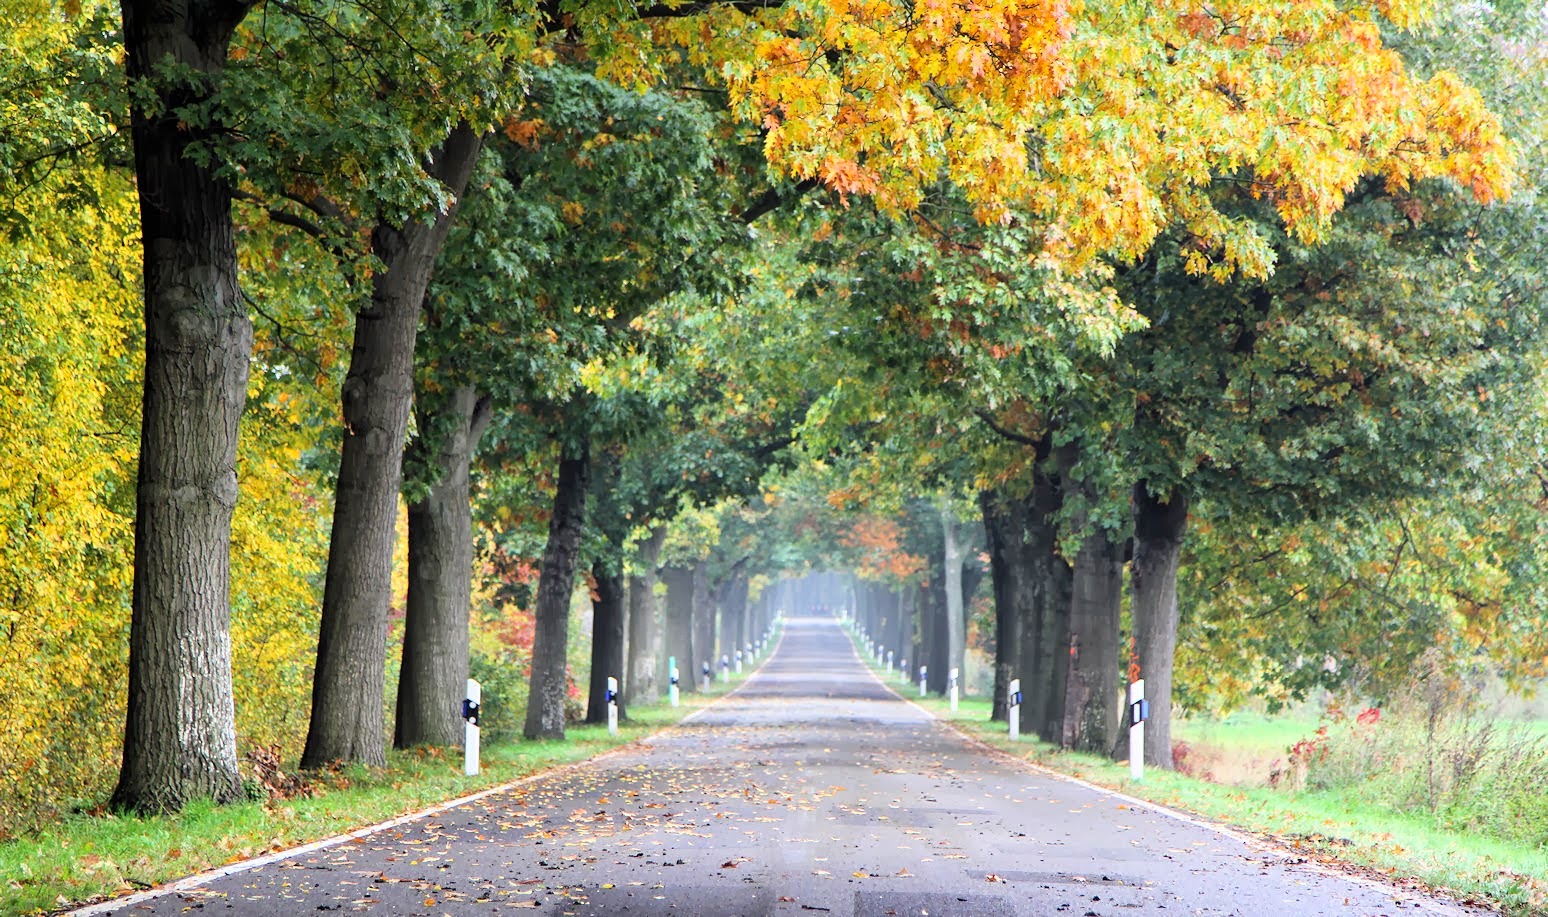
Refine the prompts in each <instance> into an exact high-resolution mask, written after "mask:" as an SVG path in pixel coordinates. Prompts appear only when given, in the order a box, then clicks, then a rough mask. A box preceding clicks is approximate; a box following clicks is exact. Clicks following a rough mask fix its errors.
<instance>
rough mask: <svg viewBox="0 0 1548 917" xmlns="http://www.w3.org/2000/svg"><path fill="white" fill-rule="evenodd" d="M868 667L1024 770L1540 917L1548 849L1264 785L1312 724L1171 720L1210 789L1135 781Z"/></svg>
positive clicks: (984, 709) (975, 701)
mask: <svg viewBox="0 0 1548 917" xmlns="http://www.w3.org/2000/svg"><path fill="white" fill-rule="evenodd" d="M861 655H862V656H863V655H864V654H863V653H862V654H861ZM872 668H873V670H874V671H876V672H877V674H878V675H879V676H882V677H883V680H885V681H887V683H888V684H892V685H894V686H897V687H899V688H900V693H901V694H902V695H903V696H904V697H905V698H907V699H908V700H910V701H913V702H915V703H917V704H919V705H920V706H921V707H923V708H925V709H926V710H928V711H930V712H931V713H932V714H933V715H935V716H936V717H937V718H939V719H941V720H944V721H947V722H949V723H951V724H952V725H953V726H954V727H955V728H957V729H958V730H960V731H961V732H963V733H964V734H966V735H968V736H970V737H972V738H975V739H978V740H980V741H982V742H984V743H985V744H987V745H990V746H993V747H994V748H997V749H999V750H1001V751H1004V752H1006V753H1008V754H1012V755H1015V756H1016V757H1018V758H1021V759H1023V760H1025V761H1027V762H1029V763H1030V764H1033V765H1036V766H1039V767H1045V768H1048V769H1050V770H1054V771H1058V772H1060V773H1064V774H1068V775H1070V776H1073V777H1075V778H1077V779H1081V780H1085V781H1087V782H1089V783H1093V784H1096V785H1098V786H1102V787H1107V788H1111V789H1113V790H1116V791H1119V792H1122V793H1126V794H1128V795H1132V796H1136V797H1139V798H1142V799H1146V800H1150V801H1152V802H1156V803H1160V804H1162V805H1166V806H1169V807H1172V808H1175V809H1180V810H1183V811H1186V812H1190V813H1193V814H1195V815H1198V816H1201V817H1203V818H1205V819H1207V820H1211V821H1215V822H1217V823H1220V824H1223V825H1229V826H1232V827H1235V828H1238V829H1242V830H1246V831H1249V832H1251V833H1254V834H1257V835H1260V836H1262V837H1265V838H1269V839H1272V840H1274V841H1277V842H1279V843H1281V844H1283V845H1285V846H1286V847H1289V848H1291V849H1293V850H1294V851H1296V852H1297V853H1298V854H1300V855H1302V856H1306V857H1308V858H1312V859H1317V860H1321V861H1325V862H1328V863H1337V864H1345V865H1346V866H1348V867H1350V868H1354V869H1357V870H1359V871H1362V872H1365V873H1367V874H1370V875H1374V876H1376V877H1379V878H1383V879H1386V880H1388V881H1392V882H1397V883H1405V884H1419V885H1422V886H1426V887H1429V888H1431V889H1435V890H1438V891H1443V892H1446V893H1448V894H1450V895H1452V896H1453V897H1455V898H1457V899H1458V900H1461V901H1465V902H1470V903H1474V904H1483V905H1487V906H1490V907H1494V908H1497V909H1499V910H1500V911H1501V912H1503V913H1505V914H1508V915H1512V917H1548V851H1545V849H1544V847H1543V845H1541V844H1537V845H1523V844H1522V843H1520V842H1519V841H1511V840H1504V839H1500V838H1496V837H1490V836H1488V835H1487V834H1483V833H1479V832H1477V831H1475V830H1470V829H1469V828H1467V827H1465V826H1460V825H1451V826H1448V825H1446V824H1444V823H1443V822H1444V819H1441V818H1438V817H1436V816H1434V815H1431V814H1429V813H1422V814H1417V815H1415V814H1401V813H1395V812H1394V811H1392V810H1391V809H1390V808H1389V807H1387V806H1385V805H1380V804H1373V803H1372V802H1371V800H1369V799H1368V798H1365V797H1364V795H1363V794H1361V793H1359V792H1355V791H1349V790H1307V789H1286V788H1276V787H1270V786H1268V785H1267V776H1268V772H1269V769H1270V767H1271V765H1272V762H1274V761H1275V760H1279V761H1283V760H1284V759H1285V758H1286V757H1287V755H1286V751H1287V749H1288V748H1289V746H1290V745H1291V744H1293V743H1294V742H1296V741H1299V740H1300V739H1303V738H1306V737H1307V736H1308V735H1309V734H1311V733H1313V732H1315V730H1316V728H1317V726H1318V723H1317V722H1316V721H1314V720H1310V719H1306V718H1299V719H1297V718H1283V719H1273V718H1267V717H1261V716H1240V717H1232V718H1229V719H1227V720H1223V721H1219V722H1201V721H1196V720H1195V721H1189V722H1186V723H1182V724H1180V725H1179V728H1178V730H1177V732H1178V738H1180V739H1181V740H1183V741H1185V742H1189V743H1190V744H1191V745H1192V746H1193V749H1194V756H1195V758H1196V764H1197V765H1198V766H1199V767H1202V768H1204V771H1203V772H1205V773H1209V774H1210V775H1211V776H1213V777H1215V778H1217V779H1218V780H1219V782H1216V780H1209V779H1201V778H1199V777H1190V776H1186V775H1183V774H1179V773H1175V772H1168V771H1162V770H1158V769H1155V768H1150V769H1147V771H1146V773H1145V777H1144V779H1143V780H1142V781H1138V782H1136V781H1133V780H1131V779H1130V778H1129V767H1128V763H1127V762H1121V763H1120V762H1114V761H1110V760H1107V759H1106V758H1103V757H1100V756H1094V755H1083V754H1074V753H1070V752H1064V751H1060V750H1059V749H1057V748H1055V747H1053V746H1051V745H1047V744H1045V743H1042V742H1039V741H1037V740H1035V739H1030V738H1028V737H1026V736H1022V738H1021V739H1020V740H1019V741H1017V742H1011V741H1010V739H1009V735H1008V731H1007V729H1006V725H1005V724H1004V723H991V722H990V721H989V714H990V702H989V700H988V699H987V698H977V697H974V698H965V699H963V700H962V701H961V702H960V703H959V705H958V709H957V711H956V712H952V711H951V710H950V706H949V704H948V702H947V700H946V699H945V698H941V697H935V696H931V697H928V698H924V699H920V698H919V697H918V691H917V689H916V688H914V687H912V686H910V687H908V688H907V689H906V690H901V687H902V686H901V685H899V683H898V679H897V675H896V674H895V673H887V672H885V671H884V670H883V667H881V666H876V665H875V664H874V663H873V664H872ZM1198 772H1199V771H1198V770H1195V773H1198Z"/></svg>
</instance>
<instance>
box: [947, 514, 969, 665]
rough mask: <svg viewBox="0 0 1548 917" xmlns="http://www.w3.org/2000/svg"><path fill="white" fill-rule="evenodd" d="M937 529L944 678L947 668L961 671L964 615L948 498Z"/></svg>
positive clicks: (958, 550)
mask: <svg viewBox="0 0 1548 917" xmlns="http://www.w3.org/2000/svg"><path fill="white" fill-rule="evenodd" d="M941 531H942V537H943V540H944V542H945V544H944V570H943V573H944V577H943V578H944V583H943V585H944V587H945V589H946V608H945V612H946V634H945V640H946V669H947V671H946V672H944V673H942V674H943V675H945V676H946V677H947V678H948V679H949V678H950V676H951V671H950V670H951V669H956V670H957V673H958V675H959V676H960V675H961V673H962V660H963V655H964V654H965V653H966V642H965V641H966V639H967V618H966V616H965V615H964V614H963V601H962V546H961V544H959V543H958V541H957V516H956V513H954V512H953V511H952V508H951V503H950V501H949V500H948V499H944V498H943V499H942V501H941Z"/></svg>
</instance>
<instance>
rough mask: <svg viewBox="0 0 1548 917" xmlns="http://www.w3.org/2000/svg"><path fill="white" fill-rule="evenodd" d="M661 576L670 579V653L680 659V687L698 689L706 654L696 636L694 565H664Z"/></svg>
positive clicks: (669, 675) (668, 591) (667, 590)
mask: <svg viewBox="0 0 1548 917" xmlns="http://www.w3.org/2000/svg"><path fill="white" fill-rule="evenodd" d="M661 579H662V581H664V582H665V583H666V654H667V656H668V657H670V658H675V659H676V660H677V672H678V687H679V688H680V689H682V690H683V691H697V690H699V663H698V661H697V660H698V658H699V656H700V655H702V654H700V653H698V652H697V651H696V649H695V643H694V637H693V568H692V567H682V566H677V567H664V568H663V569H662V570H661ZM667 677H668V678H670V677H671V672H670V671H668V673H667Z"/></svg>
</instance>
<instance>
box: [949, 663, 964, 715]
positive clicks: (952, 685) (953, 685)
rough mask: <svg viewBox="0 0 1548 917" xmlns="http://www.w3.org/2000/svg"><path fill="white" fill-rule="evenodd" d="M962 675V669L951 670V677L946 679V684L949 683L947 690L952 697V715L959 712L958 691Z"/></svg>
mask: <svg viewBox="0 0 1548 917" xmlns="http://www.w3.org/2000/svg"><path fill="white" fill-rule="evenodd" d="M961 674H962V673H961V670H960V669H952V670H951V675H950V676H949V677H948V678H947V679H946V682H947V688H946V690H947V692H948V693H949V694H950V695H951V712H952V713H956V712H957V694H958V693H959V692H958V690H957V678H958V677H959V676H960V675H961Z"/></svg>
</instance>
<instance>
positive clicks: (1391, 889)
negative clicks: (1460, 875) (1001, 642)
mask: <svg viewBox="0 0 1548 917" xmlns="http://www.w3.org/2000/svg"><path fill="white" fill-rule="evenodd" d="M840 630H841V631H843V633H844V638H845V639H846V640H848V641H849V649H850V652H851V653H852V654H853V655H854V658H855V661H856V662H859V663H860V665H861V667H862V668H864V669H865V672H866V674H867V675H869V676H870V677H871V679H872V680H873V681H875V682H876V683H877V684H879V685H881V686H882V687H883V688H886V689H887V690H888V691H890V692H892V694H893V695H894V696H895V697H897V699H898V700H900V701H902V702H903V703H905V704H908V705H909V706H910V707H913V708H914V709H915V710H918V711H919V712H920V713H922V714H924V715H925V716H926V717H928V718H929V719H930V721H931V722H934V723H938V724H940V725H941V726H943V727H945V728H946V729H949V730H951V731H952V732H953V733H955V734H956V735H957V736H959V737H961V738H962V739H963V740H964V741H966V742H968V743H969V744H971V745H973V746H975V747H978V748H981V749H984V750H985V751H988V752H990V753H992V754H994V755H995V756H997V757H1004V758H1008V759H1010V760H1011V761H1014V762H1015V763H1016V764H1017V765H1019V766H1021V767H1024V768H1026V769H1028V770H1031V771H1035V772H1037V773H1039V774H1042V775H1044V776H1047V777H1051V778H1053V779H1055V780H1063V781H1064V782H1066V783H1073V784H1075V785H1076V786H1080V787H1084V788H1086V789H1088V790H1091V791H1092V792H1096V793H1101V794H1102V795H1104V796H1111V797H1113V798H1114V799H1119V800H1122V801H1123V802H1125V803H1127V804H1128V805H1129V806H1131V807H1134V808H1140V809H1146V810H1148V811H1151V812H1154V813H1156V814H1157V815H1163V816H1165V817H1167V818H1170V819H1173V820H1175V821H1180V822H1182V823H1183V824H1186V825H1192V826H1194V827H1197V828H1203V829H1205V830H1207V831H1213V832H1214V833H1216V834H1221V835H1224V836H1226V837H1229V838H1231V839H1232V840H1235V841H1238V842H1240V843H1242V844H1243V845H1245V846H1247V847H1249V848H1254V849H1258V850H1263V851H1272V852H1276V853H1284V854H1287V855H1290V856H1296V855H1297V854H1295V853H1294V852H1293V851H1291V850H1290V849H1289V848H1287V847H1285V846H1284V845H1283V844H1279V843H1277V842H1275V841H1272V840H1268V839H1266V838H1263V837H1259V836H1258V835H1256V834H1250V833H1248V832H1246V831H1245V830H1244V829H1240V828H1235V827H1232V826H1229V825H1223V824H1220V823H1218V822H1213V821H1209V820H1207V819H1204V818H1200V817H1199V816H1196V815H1193V814H1191V813H1188V812H1184V811H1182V810H1180V809H1171V808H1168V807H1166V806H1164V805H1161V804H1160V803H1156V802H1151V801H1150V800H1148V799H1140V798H1139V797H1137V796H1130V795H1129V794H1127V793H1124V792H1121V791H1119V790H1115V789H1112V788H1111V787H1105V786H1102V785H1100V784H1096V783H1091V782H1089V781H1086V780H1082V779H1081V778H1079V777H1073V776H1071V775H1069V774H1065V773H1061V772H1060V771H1056V770H1054V769H1052V768H1050V767H1045V766H1044V765H1041V764H1038V763H1037V762H1035V761H1031V760H1028V759H1027V758H1023V757H1021V756H1020V755H1017V754H1013V753H1011V752H1008V751H1006V750H1005V749H1003V748H999V747H996V746H994V745H990V744H989V743H988V742H985V741H984V740H983V739H980V738H978V737H977V736H974V735H969V734H968V733H966V732H963V731H962V730H961V729H958V728H957V726H956V724H955V723H952V722H951V721H950V720H943V719H941V718H940V717H938V716H936V715H935V714H934V713H932V712H930V711H929V710H927V709H925V708H924V707H922V706H920V705H919V704H918V703H916V702H915V701H913V700H911V699H909V698H907V697H905V696H903V695H902V694H900V693H899V692H898V691H897V689H896V688H894V687H893V686H892V685H890V684H888V683H887V682H885V681H883V680H882V679H881V677H880V676H878V675H877V674H876V672H875V671H874V670H873V669H872V668H871V667H870V665H868V664H867V663H866V661H865V660H864V659H863V658H862V657H861V656H860V650H859V648H858V647H857V646H856V644H855V640H854V637H853V636H852V635H851V634H850V633H849V632H848V631H847V630H843V627H842V625H841V626H840ZM1287 865H1288V867H1289V868H1293V869H1305V870H1308V871H1310V872H1315V873H1317V874H1319V875H1323V876H1327V877H1331V878H1339V879H1343V880H1345V881H1347V882H1352V883H1354V884H1356V885H1363V886H1365V887H1366V888H1371V889H1375V890H1378V891H1382V892H1386V893H1389V894H1392V895H1394V896H1398V897H1396V898H1395V899H1394V900H1398V901H1403V902H1405V903H1406V904H1409V905H1412V906H1413V907H1414V908H1415V909H1416V910H1418V909H1423V910H1425V911H1428V912H1429V913H1432V914H1444V915H1447V917H1473V915H1479V914H1492V913H1496V912H1495V911H1493V910H1492V909H1489V908H1474V907H1471V906H1469V905H1466V904H1463V903H1462V902H1460V901H1451V900H1446V901H1437V900H1435V899H1434V898H1433V897H1432V896H1430V895H1425V894H1423V893H1421V892H1418V891H1415V890H1412V889H1407V888H1402V887H1401V886H1397V885H1393V884H1391V883H1387V882H1382V881H1379V880H1377V879H1372V878H1370V877H1368V876H1362V875H1357V874H1356V875H1352V874H1350V873H1347V872H1343V871H1340V870H1338V869H1334V868H1332V867H1329V866H1324V865H1323V864H1321V863H1317V862H1315V861H1313V860H1309V859H1307V860H1302V861H1301V862H1299V863H1292V864H1287Z"/></svg>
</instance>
